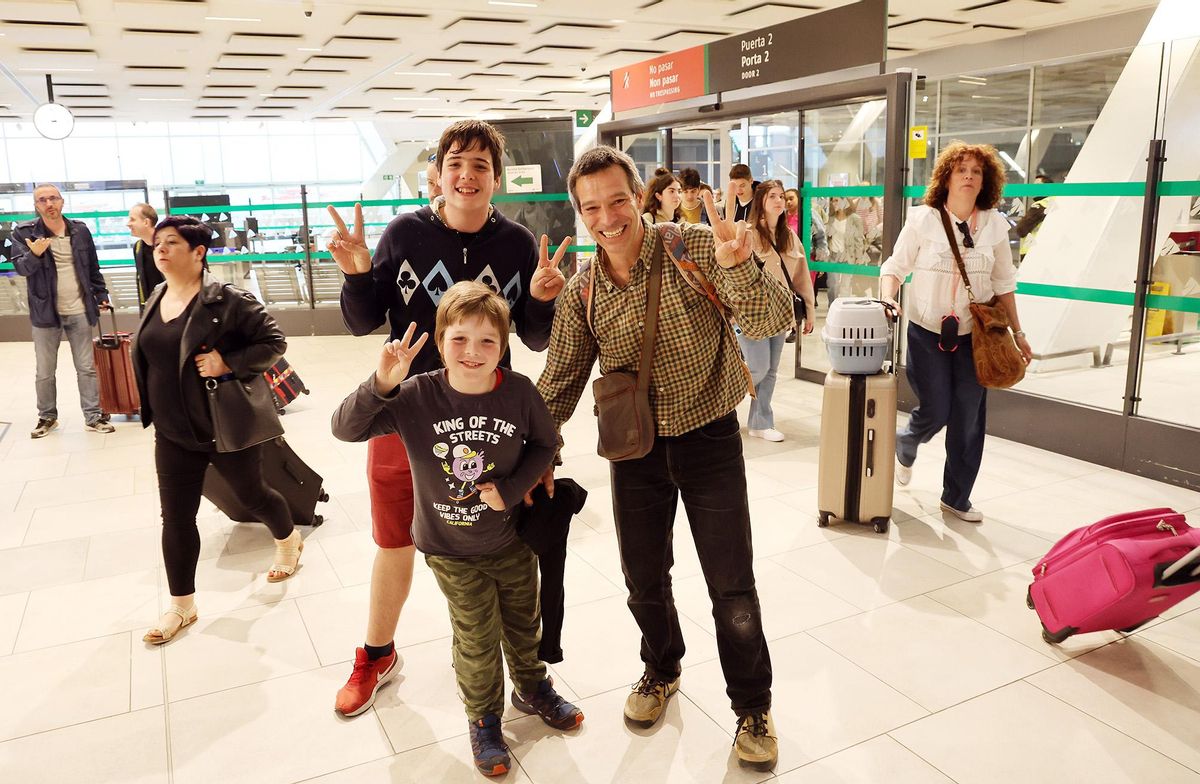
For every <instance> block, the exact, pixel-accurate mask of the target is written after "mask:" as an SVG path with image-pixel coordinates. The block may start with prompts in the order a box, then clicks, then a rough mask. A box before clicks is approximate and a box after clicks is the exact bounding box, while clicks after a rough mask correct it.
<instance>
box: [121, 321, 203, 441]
mask: <svg viewBox="0 0 1200 784" xmlns="http://www.w3.org/2000/svg"><path fill="white" fill-rule="evenodd" d="M195 307H196V298H195V297H193V298H192V301H191V302H189V303H188V306H187V307H186V308H184V309H183V312H182V313H180V314H179V315H178V316H176V317H175V318H173V319H171V320H170V321H167V322H164V321H163V320H162V317H161V316H160V315H159V313H160V311H157V310H156V311H154V313H152V314H151V315H150V317H149V318H147V319H146V321H145V323H143V324H142V329H141V332H140V333H139V334H138V347H139V349H140V350H141V352H142V354H143V355H144V356H145V357H146V396H147V397H148V398H149V399H150V401H149V402H150V409H151V410H152V411H153V412H154V427H155V429H156V430H157V432H159V433H161V434H162V435H163V436H165V437H167V438H169V439H170V440H172V441H174V442H175V443H177V444H179V445H180V446H186V447H191V448H197V447H207V446H209V445H210V443H211V442H212V420H211V418H210V417H209V414H208V400H207V398H206V393H205V391H204V379H202V378H201V377H200V374H199V373H198V372H196V367H195V365H193V364H192V363H191V359H190V358H189V360H188V362H187V364H185V365H184V367H183V374H182V383H181V379H180V371H179V346H180V343H181V342H182V341H183V330H184V328H185V327H186V326H187V323H188V319H189V318H190V317H191V315H192V311H193V310H194V309H195Z"/></svg>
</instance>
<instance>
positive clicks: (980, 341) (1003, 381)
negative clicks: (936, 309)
mask: <svg viewBox="0 0 1200 784" xmlns="http://www.w3.org/2000/svg"><path fill="white" fill-rule="evenodd" d="M938 212H939V213H940V214H941V216H942V228H943V229H945V230H946V239H948V240H949V241H950V250H951V252H952V253H954V260H955V261H956V262H957V263H958V273H959V275H961V276H962V280H963V285H964V286H966V287H967V298H968V299H969V300H970V301H971V305H970V310H971V317H972V318H973V319H974V320H975V324H974V326H973V327H972V328H971V351H972V353H973V354H974V357H975V377H976V378H977V379H978V380H979V384H980V386H984V387H988V388H991V389H1008V388H1009V387H1011V386H1013V385H1015V384H1017V383H1019V382H1020V381H1021V379H1023V378H1025V358H1024V357H1022V356H1021V350H1020V349H1019V348H1017V343H1016V341H1015V340H1014V339H1013V335H1012V332H1011V330H1010V324H1009V320H1008V313H1007V311H1005V310H1004V308H1002V307H1000V306H999V305H997V299H998V298H997V297H992V298H991V299H990V300H988V301H987V302H984V303H980V302H976V301H975V292H974V291H972V290H971V279H970V278H969V277H967V265H966V264H964V263H963V260H962V254H961V253H959V252H958V240H957V239H956V238H955V236H954V230H953V229H951V228H950V216H949V215H947V214H946V210H945V208H944V207H943V208H942V209H939V210H938Z"/></svg>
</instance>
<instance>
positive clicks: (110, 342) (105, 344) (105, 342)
mask: <svg viewBox="0 0 1200 784" xmlns="http://www.w3.org/2000/svg"><path fill="white" fill-rule="evenodd" d="M106 310H107V311H108V312H109V313H111V314H112V322H113V331H112V336H111V339H107V338H106V337H105V335H104V326H103V325H102V324H101V323H100V321H101V319H96V331H97V332H99V333H100V347H101V348H106V349H109V350H112V349H117V348H120V347H121V331H120V330H119V329H117V309H116V308H114V307H113V306H112V305H111V304H110V305H109V306H108V307H107V308H106Z"/></svg>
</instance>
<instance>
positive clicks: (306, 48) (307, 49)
mask: <svg viewBox="0 0 1200 784" xmlns="http://www.w3.org/2000/svg"><path fill="white" fill-rule="evenodd" d="M296 51H297V52H319V51H321V47H319V46H297V47H296Z"/></svg>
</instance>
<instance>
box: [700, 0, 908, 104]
mask: <svg viewBox="0 0 1200 784" xmlns="http://www.w3.org/2000/svg"><path fill="white" fill-rule="evenodd" d="M886 51H887V3H886V0H863V1H862V2H859V3H853V4H851V5H845V6H841V7H840V8H834V9H832V10H829V11H822V12H821V13H818V14H809V15H808V16H804V17H801V18H799V19H793V20H792V21H790V22H784V23H782V24H777V25H772V26H770V27H764V28H762V29H761V30H754V31H752V32H749V33H745V34H743V35H734V36H730V37H729V38H722V39H721V40H720V41H715V42H713V43H711V44H708V82H709V85H708V86H709V90H710V92H725V91H726V90H737V89H739V88H742V87H755V86H757V85H761V84H770V83H772V82H783V81H787V80H788V79H798V78H800V77H803V76H812V75H814V74H819V73H825V72H828V71H840V70H841V69H843V68H853V67H855V66H860V65H869V64H872V63H881V62H883V60H884V56H885V54H886Z"/></svg>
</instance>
